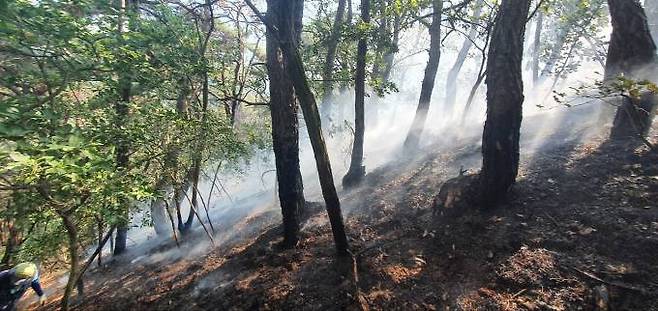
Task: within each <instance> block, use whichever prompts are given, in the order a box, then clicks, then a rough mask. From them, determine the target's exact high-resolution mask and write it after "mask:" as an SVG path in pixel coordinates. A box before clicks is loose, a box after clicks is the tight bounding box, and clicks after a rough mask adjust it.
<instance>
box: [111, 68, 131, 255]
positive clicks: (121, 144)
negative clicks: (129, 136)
mask: <svg viewBox="0 0 658 311" xmlns="http://www.w3.org/2000/svg"><path fill="white" fill-rule="evenodd" d="M119 79H120V81H119V87H120V93H121V99H120V100H119V101H118V102H117V103H116V104H115V106H114V109H115V111H116V125H117V128H122V127H123V125H124V124H125V122H126V118H127V117H128V103H129V102H130V92H131V82H130V80H129V78H128V77H126V76H125V75H123V76H122V77H120V78H119ZM128 161H129V159H128V143H127V142H126V141H125V138H124V137H119V138H118V141H117V148H116V166H117V170H124V169H126V168H127V167H128ZM122 204H124V205H127V204H128V202H122ZM129 218H130V215H129V211H128V207H127V206H126V207H125V211H124V215H123V219H122V220H120V223H119V225H118V228H117V235H116V240H115V246H114V255H120V254H122V253H123V252H125V250H126V240H127V238H128V223H129V221H130V219H129Z"/></svg>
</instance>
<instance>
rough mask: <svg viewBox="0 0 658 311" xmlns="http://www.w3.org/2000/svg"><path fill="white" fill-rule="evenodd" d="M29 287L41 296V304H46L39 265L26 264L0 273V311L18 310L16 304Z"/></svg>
mask: <svg viewBox="0 0 658 311" xmlns="http://www.w3.org/2000/svg"><path fill="white" fill-rule="evenodd" d="M28 287H32V289H33V290H34V291H35V292H36V293H37V295H38V296H39V304H40V305H44V304H45V303H46V295H45V294H44V293H43V290H42V289H41V283H39V271H38V270H37V265H35V264H33V263H31V262H24V263H20V264H18V265H16V266H15V267H13V268H11V269H9V270H4V271H2V272H0V311H13V310H16V304H17V303H18V300H20V299H21V296H23V294H24V293H25V291H26V290H27V288H28Z"/></svg>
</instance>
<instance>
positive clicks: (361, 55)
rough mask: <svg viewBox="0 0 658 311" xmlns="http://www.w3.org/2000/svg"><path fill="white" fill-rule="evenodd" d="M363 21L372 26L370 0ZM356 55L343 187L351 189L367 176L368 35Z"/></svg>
mask: <svg viewBox="0 0 658 311" xmlns="http://www.w3.org/2000/svg"><path fill="white" fill-rule="evenodd" d="M361 20H362V21H363V22H364V23H366V24H370V0H361ZM357 49H358V51H357V55H356V76H355V78H354V80H355V84H356V85H355V86H354V92H355V93H356V96H355V98H354V141H353V144H352V158H351V162H350V168H349V170H348V171H347V174H345V177H343V187H346V188H350V187H354V186H356V185H358V184H359V183H361V180H362V179H363V176H365V174H366V168H365V167H364V166H363V140H364V137H363V136H364V134H365V133H364V132H365V97H366V54H367V53H368V38H367V34H362V37H361V38H360V39H359V44H358V47H357Z"/></svg>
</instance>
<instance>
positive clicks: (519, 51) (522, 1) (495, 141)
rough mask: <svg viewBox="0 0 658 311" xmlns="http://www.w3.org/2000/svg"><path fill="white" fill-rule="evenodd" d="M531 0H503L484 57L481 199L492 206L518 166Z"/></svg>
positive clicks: (505, 191) (506, 188)
mask: <svg viewBox="0 0 658 311" xmlns="http://www.w3.org/2000/svg"><path fill="white" fill-rule="evenodd" d="M529 10H530V0H503V1H502V3H501V5H500V10H499V13H498V16H497V17H496V23H495V25H494V29H493V34H492V37H491V48H490V49H489V57H488V61H487V78H486V83H487V120H486V122H485V125H484V134H483V137H482V156H483V162H482V173H481V182H482V184H481V187H482V201H483V206H484V207H485V208H491V207H493V206H495V205H496V204H497V203H499V202H500V201H502V200H503V199H505V197H506V195H507V193H508V191H509V190H510V188H511V186H512V184H514V182H515V180H516V175H517V172H518V167H519V135H520V133H519V132H520V129H521V118H522V115H521V114H522V106H523V79H522V74H521V73H522V71H521V63H522V60H523V36H524V34H525V25H526V19H527V16H528V11H529Z"/></svg>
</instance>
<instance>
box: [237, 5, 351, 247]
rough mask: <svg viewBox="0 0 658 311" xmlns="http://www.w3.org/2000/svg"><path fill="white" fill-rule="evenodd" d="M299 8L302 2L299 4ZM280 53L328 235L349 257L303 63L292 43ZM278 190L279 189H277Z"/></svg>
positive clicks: (271, 26)
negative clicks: (301, 124)
mask: <svg viewBox="0 0 658 311" xmlns="http://www.w3.org/2000/svg"><path fill="white" fill-rule="evenodd" d="M245 2H246V3H247V5H248V6H249V7H250V8H251V9H252V10H253V11H254V13H256V14H257V15H258V17H259V19H260V20H261V21H263V23H264V24H265V26H266V27H267V31H268V32H269V33H270V35H271V37H274V38H281V37H282V36H283V37H284V38H285V34H282V33H280V32H279V31H277V29H278V28H275V26H276V25H275V24H273V23H270V21H269V19H266V18H265V17H264V16H263V15H262V14H260V12H259V11H258V9H257V8H256V6H254V4H253V3H252V2H251V1H250V0H246V1H245ZM300 2H301V3H302V4H303V1H300ZM279 42H280V43H281V49H282V50H283V57H284V60H285V61H286V63H287V64H288V66H287V68H286V69H287V70H286V72H287V73H288V74H289V75H290V78H291V80H292V82H293V86H294V88H295V92H296V94H297V97H298V99H299V103H300V106H301V108H302V113H303V114H304V120H305V121H306V128H307V131H308V134H309V135H308V136H309V140H310V141H311V147H312V148H313V154H314V156H315V164H316V167H317V170H318V177H319V179H320V187H321V188H322V196H323V197H324V201H325V204H326V208H327V214H328V216H329V223H330V224H331V231H332V233H333V236H334V242H335V244H336V250H337V252H338V255H339V256H347V255H349V244H348V242H347V235H346V233H345V226H344V224H343V216H342V213H341V209H340V200H339V199H338V193H337V192H336V186H335V185H334V177H333V173H332V171H331V162H330V161H329V154H328V153H327V145H326V143H325V141H324V137H323V135H322V125H321V121H320V113H319V112H318V106H317V103H316V101H315V96H314V95H313V92H312V91H311V87H310V86H309V82H308V78H307V77H306V72H305V71H304V63H303V61H302V57H301V55H300V54H299V51H298V50H297V45H296V44H294V42H293V41H292V40H285V39H284V40H281V39H279ZM279 186H280V185H279Z"/></svg>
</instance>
